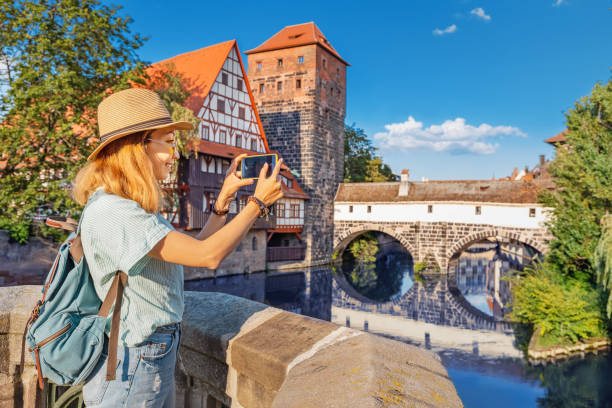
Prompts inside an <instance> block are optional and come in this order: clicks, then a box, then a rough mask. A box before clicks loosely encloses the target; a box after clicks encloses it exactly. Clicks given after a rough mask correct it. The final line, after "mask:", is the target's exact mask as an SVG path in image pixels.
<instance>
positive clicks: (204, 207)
mask: <svg viewBox="0 0 612 408" xmlns="http://www.w3.org/2000/svg"><path fill="white" fill-rule="evenodd" d="M206 195H207V193H204V195H203V196H202V211H203V212H208V207H207V205H208V197H206Z"/></svg>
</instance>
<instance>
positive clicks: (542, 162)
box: [540, 154, 546, 166]
mask: <svg viewBox="0 0 612 408" xmlns="http://www.w3.org/2000/svg"><path fill="white" fill-rule="evenodd" d="M544 163H546V157H545V156H544V155H543V154H541V155H540V166H544Z"/></svg>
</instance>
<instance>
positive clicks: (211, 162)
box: [208, 157, 215, 173]
mask: <svg viewBox="0 0 612 408" xmlns="http://www.w3.org/2000/svg"><path fill="white" fill-rule="evenodd" d="M208 172H209V173H214V172H215V159H213V158H212V157H208Z"/></svg>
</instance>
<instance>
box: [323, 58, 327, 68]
mask: <svg viewBox="0 0 612 408" xmlns="http://www.w3.org/2000/svg"><path fill="white" fill-rule="evenodd" d="M323 68H327V59H326V58H323Z"/></svg>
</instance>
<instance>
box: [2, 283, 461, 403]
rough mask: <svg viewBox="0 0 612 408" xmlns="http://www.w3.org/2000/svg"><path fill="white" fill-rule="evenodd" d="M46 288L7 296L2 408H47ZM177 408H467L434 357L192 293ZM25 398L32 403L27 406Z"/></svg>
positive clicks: (310, 321) (243, 301) (345, 330)
mask: <svg viewBox="0 0 612 408" xmlns="http://www.w3.org/2000/svg"><path fill="white" fill-rule="evenodd" d="M39 296H40V287H36V286H34V287H32V286H30V287H28V286H25V287H24V286H19V287H13V288H0V322H1V326H0V328H1V332H0V353H2V354H1V356H2V362H3V363H2V364H0V369H1V373H0V381H1V384H0V390H1V393H0V398H2V400H1V401H0V405H1V406H3V407H5V406H6V407H22V406H26V407H40V406H41V402H40V401H41V395H40V394H37V391H36V388H35V387H36V376H35V370H33V365H32V364H33V362H32V360H31V358H30V357H29V356H28V358H27V360H26V363H27V364H26V371H25V373H24V376H22V377H20V376H19V375H18V371H17V365H18V362H19V356H20V345H21V344H20V340H21V334H22V331H23V326H24V325H25V322H26V319H27V316H28V315H29V311H30V310H31V308H32V306H33V305H34V303H35V302H36V301H37V300H38V298H39ZM185 303H186V304H185V315H184V320H183V323H184V330H183V334H184V335H183V340H182V343H181V347H180V353H179V364H178V365H177V372H176V376H175V378H176V383H177V406H178V407H187V406H188V407H194V408H198V407H201V408H213V407H214V408H216V407H218V406H219V404H220V403H223V404H225V405H227V406H232V407H238V408H240V407H245V408H251V407H253V408H254V407H258V408H259V407H278V408H292V407H301V408H310V407H312V408H315V407H316V408H320V407H334V406H335V407H345V406H346V407H362V408H367V407H412V406H423V407H462V406H463V405H462V403H461V401H460V399H459V397H458V395H457V393H456V390H455V387H454V386H453V384H452V382H451V381H450V379H449V377H448V374H447V372H446V370H445V369H444V367H443V366H442V364H441V362H440V359H439V358H438V357H437V356H436V355H435V354H433V353H431V352H429V351H426V350H423V349H419V348H416V347H414V346H409V345H407V344H404V343H400V342H397V341H393V340H389V339H386V338H383V337H379V336H375V335H372V334H368V333H363V332H360V331H356V330H353V329H348V328H344V327H340V326H336V325H334V324H332V323H329V322H324V321H321V320H317V319H313V318H310V317H306V316H301V315H296V314H293V313H289V312H285V311H282V310H279V309H275V308H272V307H267V306H265V305H263V304H261V303H257V302H252V301H249V300H246V299H242V298H237V297H234V296H231V295H227V294H221V293H195V292H187V293H186V296H185ZM24 397H25V398H24Z"/></svg>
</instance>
